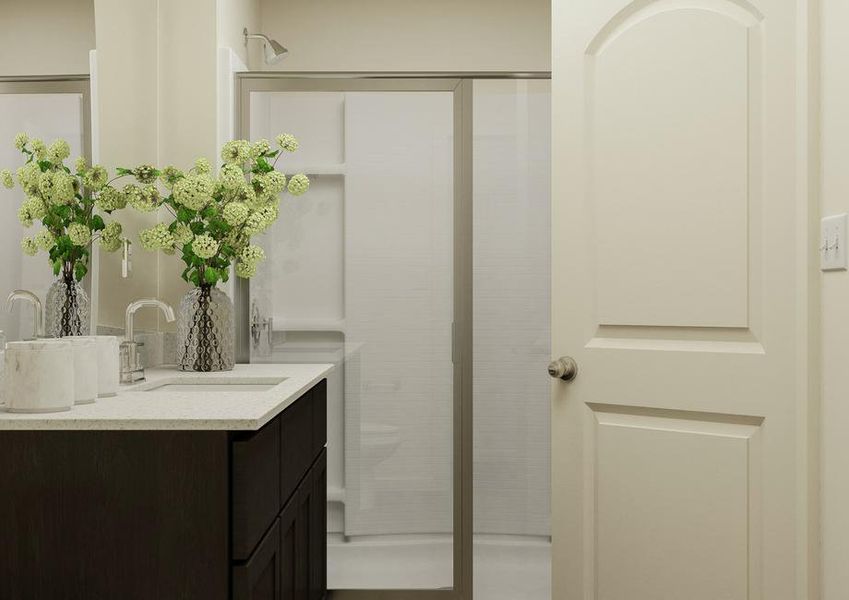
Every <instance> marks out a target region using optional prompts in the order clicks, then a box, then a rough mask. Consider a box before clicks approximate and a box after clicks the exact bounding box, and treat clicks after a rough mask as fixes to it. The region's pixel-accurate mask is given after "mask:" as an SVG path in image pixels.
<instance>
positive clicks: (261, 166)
mask: <svg viewBox="0 0 849 600" xmlns="http://www.w3.org/2000/svg"><path fill="white" fill-rule="evenodd" d="M253 170H254V172H256V173H269V172H271V171H273V170H274V167H272V166H271V165H270V164H269V163H268V161H267V160H265V159H264V158H263V157H261V156H260V157H259V158H257V159H256V166H255V167H254V169H253Z"/></svg>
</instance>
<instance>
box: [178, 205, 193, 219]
mask: <svg viewBox="0 0 849 600" xmlns="http://www.w3.org/2000/svg"><path fill="white" fill-rule="evenodd" d="M196 215H197V211H194V210H192V209H190V208H186V207H185V206H181V207H180V208H178V209H177V220H178V221H180V222H181V223H188V222H189V221H191V220H192V219H194V218H195V216H196Z"/></svg>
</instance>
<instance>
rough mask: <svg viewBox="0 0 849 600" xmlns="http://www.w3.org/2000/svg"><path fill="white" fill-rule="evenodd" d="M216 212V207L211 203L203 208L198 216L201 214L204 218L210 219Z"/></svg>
mask: <svg viewBox="0 0 849 600" xmlns="http://www.w3.org/2000/svg"><path fill="white" fill-rule="evenodd" d="M217 214H218V209H217V208H215V206H213V205H212V204H210V205H209V206H207V207H206V208H204V209H203V211H202V212H201V213H200V216H202V217H203V218H204V219H211V218H212V217H214V216H215V215H217Z"/></svg>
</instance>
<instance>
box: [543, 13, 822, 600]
mask: <svg viewBox="0 0 849 600" xmlns="http://www.w3.org/2000/svg"><path fill="white" fill-rule="evenodd" d="M802 4H804V3H802ZM797 10H798V8H797V6H796V3H788V2H780V1H778V0H759V1H757V2H748V1H740V2H738V1H733V2H732V1H730V0H699V1H696V2H692V1H689V0H688V1H683V0H682V1H678V0H654V1H653V0H637V1H633V2H628V1H626V0H577V1H575V0H572V1H570V2H565V1H562V2H555V3H554V8H553V27H554V35H553V38H552V39H553V44H554V48H553V56H554V65H553V66H554V70H553V82H554V83H553V97H552V106H553V110H552V117H553V142H552V164H553V165H555V168H554V169H553V174H554V175H553V180H552V206H553V208H552V223H553V229H552V244H553V250H552V257H553V260H552V265H553V269H552V353H553V356H554V357H558V356H561V355H571V356H573V357H574V358H575V359H576V360H577V362H578V365H579V374H578V377H577V379H576V380H575V381H574V382H572V383H570V384H566V383H564V382H559V381H558V382H557V383H555V384H554V387H553V395H552V399H553V404H552V419H553V425H552V445H553V450H552V457H553V458H552V486H553V503H552V507H553V515H552V531H553V540H554V544H553V559H552V560H553V562H552V571H553V573H554V576H553V597H554V598H557V599H558V600H560V599H567V600H572V599H578V598H582V599H587V598H594V599H599V600H621V599H625V598H627V599H628V600H656V599H669V600H677V599H680V598H688V599H695V600H701V599H705V600H707V599H711V600H713V599H717V598H722V599H734V600H737V599H741V600H742V599H744V598H753V599H754V598H769V599H770V600H783V599H789V598H795V597H799V595H798V594H797V586H802V585H804V583H805V576H806V574H805V567H806V561H807V556H805V551H806V550H807V548H808V547H807V543H808V541H807V538H805V537H804V536H805V534H806V531H805V529H804V526H803V523H804V519H805V517H804V508H805V504H804V502H803V499H804V494H803V492H804V490H805V488H804V486H805V485H806V484H807V483H806V478H807V476H808V475H807V473H806V471H805V470H804V469H801V470H800V467H799V465H800V464H805V461H806V459H805V458H804V457H805V451H806V445H805V444H806V440H805V438H804V436H803V435H801V433H800V432H801V429H800V427H799V424H800V423H804V421H805V418H806V410H807V397H806V385H807V381H808V380H807V377H808V372H809V366H808V360H809V358H808V355H807V353H806V351H805V340H806V339H807V336H808V335H809V332H808V315H807V313H806V302H807V298H808V294H809V291H808V288H807V275H806V272H805V269H806V268H807V265H806V262H805V257H806V252H807V249H806V245H807V235H808V234H807V231H808V227H809V222H810V221H809V219H810V218H811V212H809V211H810V209H809V205H808V201H807V197H806V188H805V185H804V181H805V177H806V171H805V169H806V167H807V163H806V159H805V156H806V154H805V153H806V148H807V146H806V144H807V141H806V139H805V138H804V136H802V133H804V131H805V127H806V121H805V119H804V111H800V110H799V106H802V105H803V104H797V100H798V101H800V102H802V103H804V102H805V101H807V96H806V95H805V94H806V93H807V92H806V82H805V80H804V78H803V77H802V78H801V79H799V77H800V76H801V75H803V74H804V64H805V60H806V56H805V55H804V48H805V45H804V44H797V33H798V32H799V31H802V32H803V33H804V30H803V29H802V28H801V27H800V23H799V22H798V21H797V19H798V16H797ZM803 41H804V40H803ZM797 134H798V135H799V137H797ZM800 182H801V183H800ZM800 457H802V459H801V460H800ZM799 589H801V588H799Z"/></svg>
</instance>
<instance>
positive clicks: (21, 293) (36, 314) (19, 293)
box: [6, 290, 44, 339]
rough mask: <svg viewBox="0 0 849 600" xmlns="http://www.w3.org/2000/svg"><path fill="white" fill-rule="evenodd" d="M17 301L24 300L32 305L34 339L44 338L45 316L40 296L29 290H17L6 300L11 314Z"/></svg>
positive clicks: (7, 308)
mask: <svg viewBox="0 0 849 600" xmlns="http://www.w3.org/2000/svg"><path fill="white" fill-rule="evenodd" d="M16 300H23V301H24V302H29V303H30V304H32V309H33V321H32V327H33V330H34V331H33V332H32V339H38V338H43V337H44V320H43V315H44V312H43V311H42V309H41V300H39V299H38V296H36V295H35V294H33V293H32V292H31V291H29V290H15V291H14V292H12V293H11V294H9V296H8V297H7V298H6V310H8V311H9V312H11V311H12V307H13V306H14V305H15V301H16Z"/></svg>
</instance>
